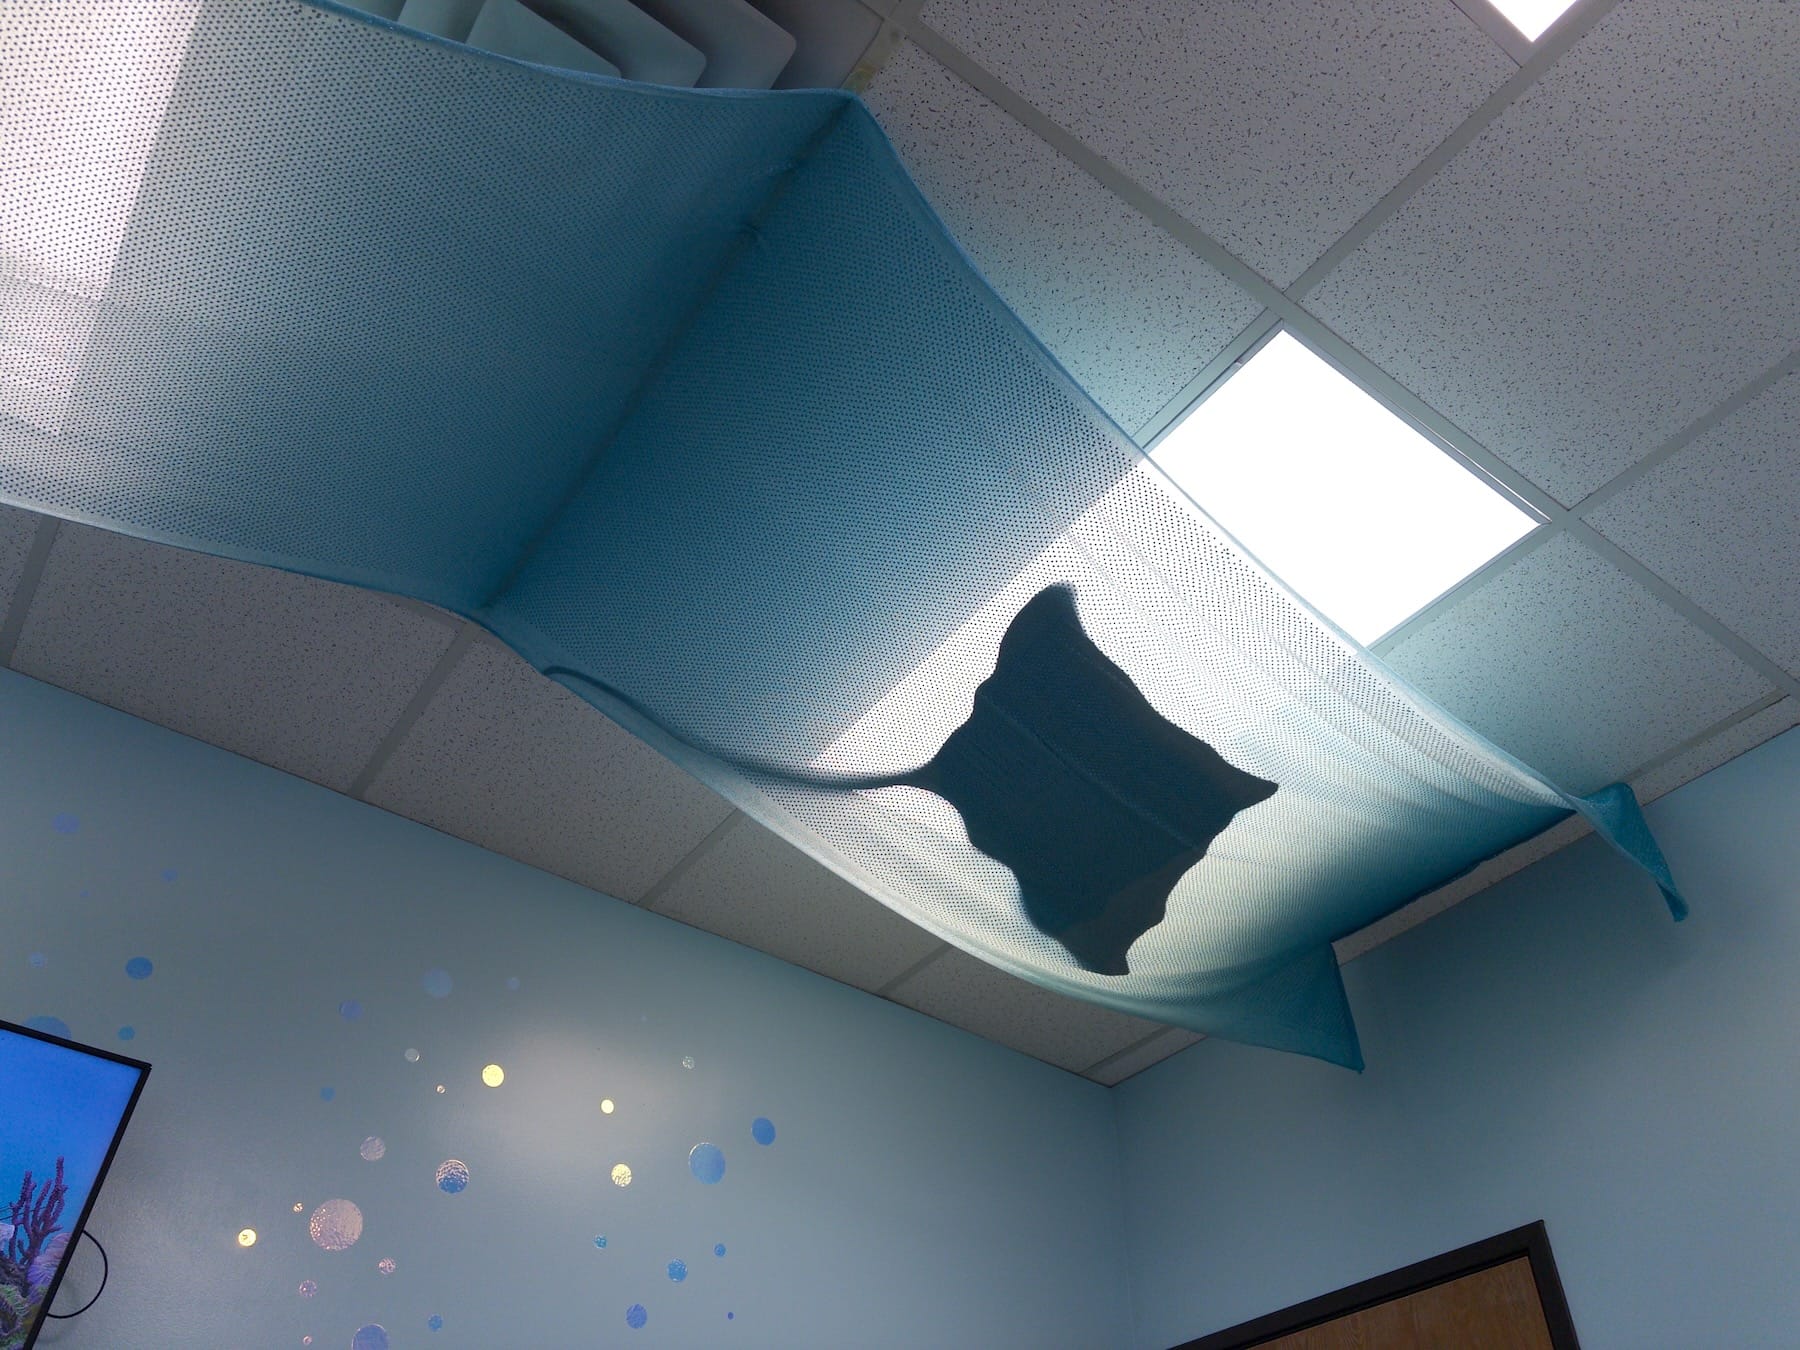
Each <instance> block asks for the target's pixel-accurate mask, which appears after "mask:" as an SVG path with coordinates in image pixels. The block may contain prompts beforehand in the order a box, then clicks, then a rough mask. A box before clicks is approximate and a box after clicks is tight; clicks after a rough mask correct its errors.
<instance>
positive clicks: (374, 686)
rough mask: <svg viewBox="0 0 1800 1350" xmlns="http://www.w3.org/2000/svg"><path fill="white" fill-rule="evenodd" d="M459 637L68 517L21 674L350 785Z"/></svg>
mask: <svg viewBox="0 0 1800 1350" xmlns="http://www.w3.org/2000/svg"><path fill="white" fill-rule="evenodd" d="M453 636H454V635H453V633H452V630H450V629H449V628H447V627H446V626H445V625H444V624H442V623H439V622H437V621H436V620H434V619H430V618H426V617H424V616H423V615H418V614H414V613H411V612H408V611H407V610H405V609H402V608H401V607H400V606H398V605H394V604H390V603H389V602H388V601H387V600H386V599H385V598H383V597H381V596H379V595H376V594H374V593H372V592H369V591H363V590H358V589H355V588H353V587H349V586H338V585H334V584H332V583H331V582H327V581H319V580H316V579H314V578H312V577H303V576H298V575H296V574H294V573H291V572H281V571H277V570H275V569H273V568H265V567H255V566H251V565H250V564H248V563H239V562H232V561H229V560H227V559H223V558H213V557H209V556H207V555H205V554H202V553H188V552H184V551H183V550H180V549H175V548H168V547H164V546H162V545H158V544H147V543H144V542H142V541H141V540H137V539H130V538H127V537H126V536H124V535H119V534H112V533H109V532H107V531H104V530H95V529H90V528H88V527H86V526H82V525H73V524H68V523H64V524H63V525H62V526H61V527H60V528H59V529H58V530H57V533H56V542H55V544H54V545H53V546H52V548H51V550H50V556H49V560H48V561H47V562H46V564H45V567H44V574H43V577H42V579H41V580H40V581H39V582H38V587H37V592H36V596H35V598H34V599H33V601H32V605H31V609H30V611H29V613H28V614H27V616H26V620H25V625H24V628H23V629H22V630H21V632H20V634H19V645H18V647H17V649H16V650H15V651H14V653H13V667H14V669H16V670H19V671H21V672H22V673H24V674H26V675H30V676H32V677H33V678H34V679H39V680H43V681H45V682H47V683H49V684H54V685H59V686H61V687H62V688H64V689H70V690H73V691H74V692H75V693H78V694H82V695H85V696H86V697H88V698H91V699H94V700H96V701H98V702H101V703H105V704H109V705H111V706H112V707H115V708H119V709H122V710H123V711H125V712H128V713H132V714H134V715H136V716H138V717H142V718H144V719H145V720H147V721H151V722H156V723H159V724H160V725H162V726H166V727H171V728H173V729H174V730H176V731H179V732H182V733H184V734H185V735H189V736H193V737H196V738H198V739H200V740H203V741H209V742H211V743H212V744H214V745H218V746H223V747H224V748H225V749H227V750H233V751H236V752H237V753H238V754H241V755H246V756H248V757H249V758H251V759H256V760H261V761H262V762H263V763H265V764H272V765H274V766H275V767H276V768H278V769H285V770H287V771H288V772H289V773H294V774H299V775H300V776H301V777H303V778H310V779H312V780H314V781H315V782H319V783H323V784H325V785H326V786H327V787H333V788H337V789H338V790H339V791H342V790H343V789H344V788H345V787H347V786H348V785H349V784H350V782H351V781H352V780H353V779H354V778H355V777H356V774H357V772H358V770H360V769H361V768H362V766H363V764H364V763H365V762H366V761H367V760H368V758H369V756H370V755H371V754H372V753H373V752H374V750H375V748H376V746H378V745H379V744H380V743H381V740H382V738H383V737H384V736H385V735H386V734H387V732H388V730H389V728H390V727H392V726H393V724H394V721H395V719H396V718H397V717H398V716H399V715H400V713H401V711H402V710H403V709H404V708H405V707H406V704H407V702H408V700H409V699H410V698H411V697H412V695H413V692H414V691H415V690H416V689H417V688H418V686H419V684H420V682H421V681H423V680H424V678H425V677H426V675H427V674H429V673H430V671H431V668H432V666H433V665H434V664H435V663H436V661H437V659H438V657H439V656H441V655H442V654H443V652H444V650H445V649H446V648H447V647H448V646H449V645H450V642H451V639H452V637H453Z"/></svg>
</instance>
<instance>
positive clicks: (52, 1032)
mask: <svg viewBox="0 0 1800 1350" xmlns="http://www.w3.org/2000/svg"><path fill="white" fill-rule="evenodd" d="M25 1025H26V1026H28V1027H30V1028H31V1029H32V1030H33V1031H41V1032H43V1033H44V1034H45V1035H46V1036H61V1037H62V1038H63V1039H64V1040H65V1041H66V1040H71V1039H73V1038H72V1037H71V1036H70V1035H69V1024H68V1023H67V1022H65V1021H63V1020H62V1018H60V1017H49V1016H38V1017H32V1018H28V1019H27V1020H26V1022H25Z"/></svg>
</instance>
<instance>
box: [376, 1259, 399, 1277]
mask: <svg viewBox="0 0 1800 1350" xmlns="http://www.w3.org/2000/svg"><path fill="white" fill-rule="evenodd" d="M375 1269H377V1270H379V1271H380V1272H381V1273H382V1274H383V1275H392V1274H393V1273H394V1272H395V1271H396V1270H398V1269H400V1267H399V1266H398V1265H397V1264H396V1263H395V1261H394V1258H393V1257H391V1256H384V1257H382V1258H381V1260H379V1261H377V1262H376V1263H375Z"/></svg>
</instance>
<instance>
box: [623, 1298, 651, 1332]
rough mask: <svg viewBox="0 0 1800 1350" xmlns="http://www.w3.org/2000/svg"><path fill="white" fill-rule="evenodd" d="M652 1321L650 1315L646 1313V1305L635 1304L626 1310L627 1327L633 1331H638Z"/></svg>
mask: <svg viewBox="0 0 1800 1350" xmlns="http://www.w3.org/2000/svg"><path fill="white" fill-rule="evenodd" d="M649 1320H650V1314H649V1313H647V1312H645V1311H644V1305H643V1304H641V1303H634V1304H632V1305H631V1306H630V1307H629V1308H627V1309H626V1310H625V1325H626V1326H628V1327H630V1328H631V1329H632V1330H633V1331H636V1330H638V1329H639V1328H640V1327H642V1326H643V1325H644V1323H646V1322H648V1321H649Z"/></svg>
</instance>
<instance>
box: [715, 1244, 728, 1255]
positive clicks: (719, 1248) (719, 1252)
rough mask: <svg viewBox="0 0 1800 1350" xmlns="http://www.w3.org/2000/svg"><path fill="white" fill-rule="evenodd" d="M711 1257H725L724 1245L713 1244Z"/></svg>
mask: <svg viewBox="0 0 1800 1350" xmlns="http://www.w3.org/2000/svg"><path fill="white" fill-rule="evenodd" d="M713 1255H714V1256H723V1255H725V1244H724V1243H723V1242H715V1243H713Z"/></svg>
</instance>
